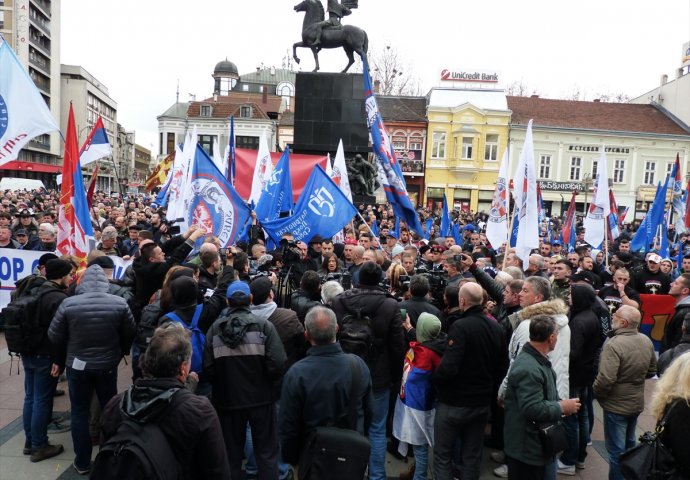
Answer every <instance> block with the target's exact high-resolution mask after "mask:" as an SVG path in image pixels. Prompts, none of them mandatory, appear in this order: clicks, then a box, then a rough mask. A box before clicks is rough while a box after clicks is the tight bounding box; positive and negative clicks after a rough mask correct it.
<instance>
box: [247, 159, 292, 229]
mask: <svg viewBox="0 0 690 480" xmlns="http://www.w3.org/2000/svg"><path fill="white" fill-rule="evenodd" d="M292 206H293V205H292V180H291V179H290V148H289V147H286V148H285V151H284V152H283V155H282V156H281V157H280V160H278V164H277V165H276V167H275V168H274V169H273V171H272V172H271V177H270V178H269V179H268V181H267V182H266V187H265V188H264V189H263V191H262V192H261V197H259V202H258V203H257V204H256V208H255V209H254V211H255V212H256V218H257V219H258V220H259V222H262V223H263V222H265V221H267V220H275V219H276V218H278V217H280V214H281V212H290V211H291V210H292Z"/></svg>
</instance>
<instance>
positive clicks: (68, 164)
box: [57, 104, 93, 264]
mask: <svg viewBox="0 0 690 480" xmlns="http://www.w3.org/2000/svg"><path fill="white" fill-rule="evenodd" d="M88 237H91V238H93V227H92V226H91V219H90V218H89V208H88V206H87V202H86V192H85V191H84V178H83V177H82V175H81V165H80V164H79V144H78V143H77V129H76V127H75V126H74V110H73V109H72V104H70V107H69V118H68V120H67V135H66V139H65V154H64V159H63V164H62V185H61V189H60V206H59V210H58V234H57V250H58V252H60V254H62V255H74V256H75V257H77V258H79V259H80V260H81V262H82V264H86V256H87V255H88V253H89V241H88V240H89V238H88Z"/></svg>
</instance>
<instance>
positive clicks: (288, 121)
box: [280, 111, 295, 127]
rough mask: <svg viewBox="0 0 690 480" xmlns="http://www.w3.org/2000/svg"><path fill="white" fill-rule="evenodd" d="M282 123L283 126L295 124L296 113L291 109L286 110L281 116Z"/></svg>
mask: <svg viewBox="0 0 690 480" xmlns="http://www.w3.org/2000/svg"><path fill="white" fill-rule="evenodd" d="M280 125H281V126H283V127H289V126H291V125H292V126H294V125H295V114H294V113H293V112H290V111H285V112H283V113H282V115H281V116H280Z"/></svg>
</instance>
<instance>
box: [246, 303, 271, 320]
mask: <svg viewBox="0 0 690 480" xmlns="http://www.w3.org/2000/svg"><path fill="white" fill-rule="evenodd" d="M276 308H278V305H277V304H276V302H268V303H262V304H261V305H252V306H251V307H249V309H250V310H251V312H252V313H253V314H254V315H256V316H257V317H261V318H263V319H264V320H268V317H270V316H271V315H273V312H275V311H276Z"/></svg>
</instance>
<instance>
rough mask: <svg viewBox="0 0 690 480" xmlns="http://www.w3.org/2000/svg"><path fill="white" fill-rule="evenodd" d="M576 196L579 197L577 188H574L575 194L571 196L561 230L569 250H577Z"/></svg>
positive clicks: (562, 237)
mask: <svg viewBox="0 0 690 480" xmlns="http://www.w3.org/2000/svg"><path fill="white" fill-rule="evenodd" d="M575 197H577V190H573V196H572V197H571V198H570V205H568V210H567V212H566V214H565V219H564V220H563V230H561V242H562V243H563V245H564V246H565V245H568V249H567V250H568V251H569V252H571V251H573V250H575V239H576V238H577V235H576V232H575Z"/></svg>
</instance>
